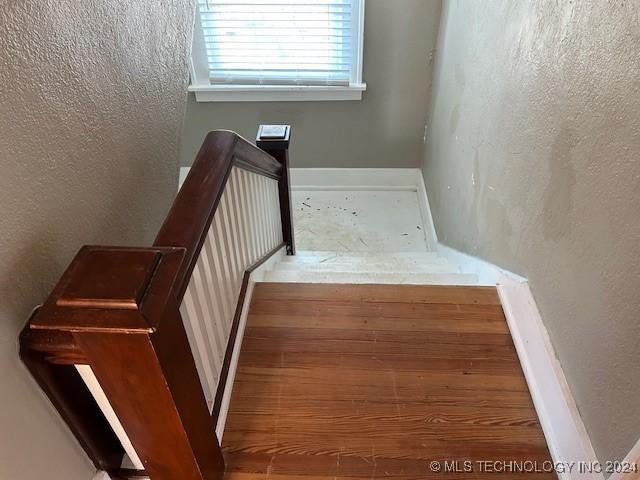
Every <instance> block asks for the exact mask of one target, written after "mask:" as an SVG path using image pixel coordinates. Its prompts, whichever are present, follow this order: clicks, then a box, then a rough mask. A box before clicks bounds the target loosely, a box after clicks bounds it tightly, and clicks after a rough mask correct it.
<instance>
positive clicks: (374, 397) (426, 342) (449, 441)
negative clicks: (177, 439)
mask: <svg viewBox="0 0 640 480" xmlns="http://www.w3.org/2000/svg"><path fill="white" fill-rule="evenodd" d="M222 446H223V450H224V453H225V459H226V462H227V474H226V476H225V478H226V479H228V480H254V479H266V478H269V479H277V480H301V479H304V480H314V479H317V480H325V479H326V480H329V479H334V478H338V479H354V480H355V479H365V478H367V479H369V478H399V479H415V478H425V479H428V478H440V477H442V476H443V474H442V473H437V472H431V471H430V470H429V462H430V461H434V460H436V461H444V460H456V459H457V460H460V461H462V460H471V461H474V460H496V461H511V460H514V461H522V460H531V461H537V462H538V463H540V464H541V463H542V462H544V461H548V460H550V456H549V452H548V449H547V445H546V442H545V439H544V435H543V433H542V429H541V428H540V425H539V422H538V419H537V415H536V412H535V409H534V407H533V404H532V401H531V397H530V395H529V392H528V388H527V384H526V381H525V379H524V375H523V373H522V370H521V367H520V363H519V361H518V358H517V354H516V351H515V348H514V346H513V342H512V340H511V337H510V335H509V330H508V328H507V326H506V321H505V319H504V315H503V313H502V309H501V307H500V303H499V299H498V296H497V293H496V290H495V288H492V287H449V286H447V287H440V286H404V285H402V286H401V285H331V284H276V283H263V284H257V285H256V288H255V291H254V296H253V300H252V304H251V307H250V311H249V317H248V321H247V328H246V332H245V337H244V340H243V345H242V351H241V354H240V361H239V365H238V370H237V374H236V379H235V384H234V390H233V395H232V399H231V406H230V409H229V414H228V418H227V424H226V428H225V434H224V437H223V442H222ZM461 475H469V474H461ZM533 475H534V476H535V477H536V478H540V479H542V478H555V475H554V474H547V473H538V474H533ZM447 476H449V477H450V476H451V475H450V474H449V475H447ZM489 476H491V477H493V478H495V473H494V474H491V475H490V474H488V473H483V472H479V471H476V470H474V473H473V477H474V478H476V477H477V478H485V477H489ZM513 476H514V477H515V476H517V477H518V478H522V477H527V476H530V475H527V474H514V475H513ZM501 478H510V476H509V475H501Z"/></svg>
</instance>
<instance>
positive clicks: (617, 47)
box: [424, 0, 640, 461]
mask: <svg viewBox="0 0 640 480" xmlns="http://www.w3.org/2000/svg"><path fill="white" fill-rule="evenodd" d="M441 25H442V26H441V30H440V37H439V40H438V42H439V43H438V53H437V61H436V67H435V74H434V90H433V102H432V112H431V120H430V126H429V137H428V144H427V149H426V157H425V166H424V174H425V179H426V183H427V190H428V192H429V200H430V202H431V208H432V211H433V214H434V218H435V223H436V228H437V232H438V237H439V239H440V241H442V242H443V243H445V244H447V245H450V246H452V247H455V248H458V249H460V250H462V251H465V252H468V253H470V254H472V255H476V256H479V257H482V258H485V259H487V260H489V261H492V262H494V263H496V264H498V265H501V266H503V267H506V268H508V269H510V270H512V271H515V272H517V273H520V274H523V275H524V276H526V277H528V278H529V280H530V282H531V285H532V289H533V293H534V295H535V297H536V301H537V302H538V305H539V307H540V310H541V313H542V317H543V319H544V321H545V323H546V325H547V328H548V329H549V332H550V335H551V338H552V341H553V343H554V346H555V348H556V350H557V353H558V355H559V357H560V361H561V363H562V365H563V368H564V371H565V374H566V376H567V380H568V382H569V384H570V386H571V389H572V391H573V395H574V397H575V399H576V401H577V404H578V407H579V409H580V412H581V414H582V417H583V420H584V422H585V424H586V427H587V429H588V431H589V434H590V436H591V439H592V441H593V445H594V448H595V450H596V453H597V454H598V456H599V458H600V460H601V461H604V460H608V459H614V458H620V459H621V458H622V457H623V456H624V455H625V454H626V453H627V452H628V451H629V450H630V449H631V447H632V446H633V445H634V443H635V442H636V440H637V439H638V436H640V402H639V401H638V398H640V382H639V380H640V347H639V344H638V339H640V314H639V312H640V293H639V292H640V113H639V112H640V54H639V51H640V3H638V2H637V1H625V2H623V1H620V2H600V1H594V2H591V1H573V2H570V1H563V2H549V1H546V0H528V1H520V2H515V1H512V0H493V1H490V2H489V1H485V0H457V1H455V0H450V1H446V2H445V4H444V6H443V18H442V24H441Z"/></svg>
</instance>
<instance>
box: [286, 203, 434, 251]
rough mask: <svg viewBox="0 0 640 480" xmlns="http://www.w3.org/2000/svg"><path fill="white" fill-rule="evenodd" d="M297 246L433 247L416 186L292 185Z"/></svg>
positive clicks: (361, 248)
mask: <svg viewBox="0 0 640 480" xmlns="http://www.w3.org/2000/svg"><path fill="white" fill-rule="evenodd" d="M292 193H293V196H292V202H293V213H294V226H295V235H296V247H297V248H298V249H299V250H329V251H337V252H403V251H405V252H424V251H427V250H429V245H428V244H427V241H426V239H425V230H424V225H423V223H422V217H421V215H420V209H419V207H418V196H417V194H416V192H405V191H294V192H292Z"/></svg>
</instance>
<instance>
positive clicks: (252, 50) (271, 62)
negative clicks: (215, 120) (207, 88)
mask: <svg viewBox="0 0 640 480" xmlns="http://www.w3.org/2000/svg"><path fill="white" fill-rule="evenodd" d="M360 1H362V0H306V1H305V0H198V8H199V11H198V12H199V21H200V23H201V27H202V35H203V37H204V47H205V51H206V56H207V61H206V65H207V69H208V72H209V81H210V83H211V84H214V85H215V84H218V85H219V84H241V85H349V84H350V83H355V82H357V81H358V79H357V75H358V73H357V72H358V69H359V65H358V62H359V52H360V47H361V45H360V42H361V39H360V35H359V32H360V30H361V28H360Z"/></svg>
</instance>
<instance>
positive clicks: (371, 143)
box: [181, 0, 440, 167]
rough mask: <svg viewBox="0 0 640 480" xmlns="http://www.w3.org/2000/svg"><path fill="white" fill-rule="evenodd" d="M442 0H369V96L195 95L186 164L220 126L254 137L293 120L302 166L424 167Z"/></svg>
mask: <svg viewBox="0 0 640 480" xmlns="http://www.w3.org/2000/svg"><path fill="white" fill-rule="evenodd" d="M439 20H440V0H394V1H389V0H367V4H366V14H365V41H364V71H363V79H364V81H365V82H366V83H367V91H366V92H365V93H364V95H363V98H362V100H361V101H343V102H239V103H196V102H195V100H194V98H193V95H189V105H188V108H187V112H188V113H187V123H186V127H185V134H184V144H183V149H182V156H181V157H182V164H183V165H191V163H192V162H193V159H194V158H195V155H196V152H197V150H198V148H199V147H200V144H201V143H202V139H203V138H204V135H205V134H206V133H207V132H208V131H210V130H213V129H216V128H226V129H230V130H235V131H237V132H238V133H240V134H241V135H243V136H245V137H247V138H249V139H254V138H255V134H256V131H257V127H258V125H259V124H260V123H289V124H291V125H293V136H292V142H291V162H292V165H293V166H294V167H418V166H419V165H420V159H421V155H422V149H423V137H424V125H425V121H426V118H427V115H426V112H427V105H428V101H429V92H430V90H431V86H430V82H431V66H432V62H431V60H430V57H431V52H432V51H433V49H434V48H435V43H436V37H437V33H438V22H439Z"/></svg>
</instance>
